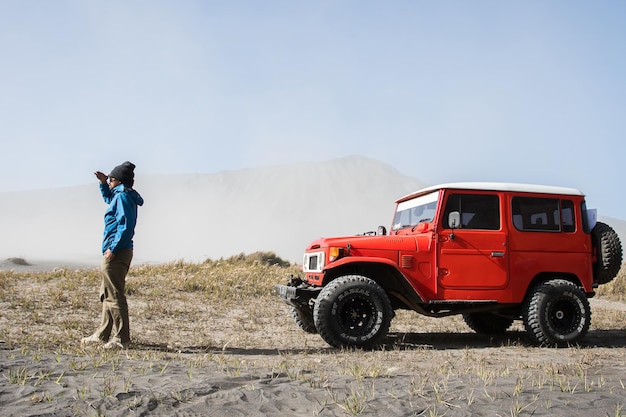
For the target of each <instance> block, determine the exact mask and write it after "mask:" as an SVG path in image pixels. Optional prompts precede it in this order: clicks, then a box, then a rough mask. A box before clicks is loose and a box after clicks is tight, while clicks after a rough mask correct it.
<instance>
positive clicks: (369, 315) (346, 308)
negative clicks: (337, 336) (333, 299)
mask: <svg viewBox="0 0 626 417" xmlns="http://www.w3.org/2000/svg"><path fill="white" fill-rule="evenodd" d="M338 318H339V326H340V327H341V329H342V330H343V332H345V333H346V334H348V335H350V336H359V335H363V334H367V333H369V331H370V330H371V328H372V326H373V323H375V318H376V306H375V305H374V303H373V302H372V300H370V299H369V298H368V297H365V296H361V295H352V296H350V297H348V298H347V299H345V300H344V301H343V303H341V305H340V306H339V314H338Z"/></svg>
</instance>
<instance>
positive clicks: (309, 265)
mask: <svg viewBox="0 0 626 417" xmlns="http://www.w3.org/2000/svg"><path fill="white" fill-rule="evenodd" d="M324 260H325V257H324V252H313V253H305V254H304V258H303V260H302V270H303V271H304V272H322V269H323V268H324V263H325V262H324Z"/></svg>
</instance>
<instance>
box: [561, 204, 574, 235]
mask: <svg viewBox="0 0 626 417" xmlns="http://www.w3.org/2000/svg"><path fill="white" fill-rule="evenodd" d="M561 224H562V225H563V231H564V232H567V233H573V232H575V231H576V222H575V221H574V202H573V201H572V200H561Z"/></svg>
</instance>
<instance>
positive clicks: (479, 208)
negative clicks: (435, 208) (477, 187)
mask: <svg viewBox="0 0 626 417" xmlns="http://www.w3.org/2000/svg"><path fill="white" fill-rule="evenodd" d="M453 211H458V212H459V213H461V227H460V228H461V229H482V230H499V229H500V200H499V198H498V196H497V195H483V194H451V195H450V196H449V197H448V200H447V202H446V208H445V210H444V219H443V224H444V227H445V228H446V229H449V228H450V225H449V224H448V216H449V214H450V213H451V212H453Z"/></svg>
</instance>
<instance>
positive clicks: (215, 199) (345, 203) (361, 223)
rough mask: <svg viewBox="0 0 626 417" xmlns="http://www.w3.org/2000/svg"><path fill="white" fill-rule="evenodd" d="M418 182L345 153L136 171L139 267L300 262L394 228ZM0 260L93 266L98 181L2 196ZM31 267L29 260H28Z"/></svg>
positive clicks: (97, 237)
mask: <svg viewBox="0 0 626 417" xmlns="http://www.w3.org/2000/svg"><path fill="white" fill-rule="evenodd" d="M423 185H424V184H423V183H422V182H420V181H419V180H417V179H414V178H410V177H406V176H403V175H402V174H400V173H399V172H397V171H396V170H395V169H393V168H392V167H390V166H388V165H385V164H383V163H381V162H378V161H375V160H371V159H367V158H362V157H348V158H342V159H336V160H331V161H327V162H322V163H310V164H298V165H283V166H272V167H267V168H256V169H243V170H238V171H225V172H220V173H215V174H189V175H176V176H159V175H142V174H141V171H140V167H138V172H137V178H136V183H135V188H136V189H137V190H138V191H139V192H140V193H141V195H142V196H143V197H144V199H145V201H146V203H145V205H144V207H142V208H141V209H140V214H139V221H138V225H137V234H136V239H135V245H136V247H135V261H136V262H150V263H152V262H155V263H160V262H167V261H172V260H179V259H185V260H189V261H202V260H204V259H206V258H212V259H217V258H220V257H227V256H231V255H235V254H238V253H242V252H244V253H251V252H255V251H273V252H276V253H277V254H278V255H279V256H281V257H283V258H285V259H289V260H290V261H292V262H300V261H301V256H302V253H303V250H304V247H305V246H306V245H307V243H309V242H310V241H312V240H313V239H316V238H318V237H321V236H328V235H340V234H346V235H352V234H356V233H361V232H365V231H369V230H375V229H376V227H377V226H378V225H379V224H382V225H386V226H388V224H389V223H390V222H391V216H392V214H393V208H394V206H393V203H394V201H395V199H397V198H398V197H400V196H402V195H404V194H406V193H409V192H411V191H414V190H416V189H418V188H420V187H422V186H423ZM0 202H1V203H0V228H1V229H0V230H2V231H3V234H4V236H5V238H3V239H2V240H1V241H0V259H6V258H9V257H22V258H25V259H27V260H35V261H37V262H39V261H41V262H45V261H49V260H57V261H60V262H79V263H84V262H87V263H94V264H96V263H98V262H99V250H100V239H101V233H102V215H103V213H104V210H105V208H106V206H105V204H104V203H103V202H102V200H101V197H100V194H99V190H98V187H97V183H96V181H95V178H94V183H93V184H88V185H81V186H77V187H71V188H62V189H54V190H40V191H24V192H11V193H0ZM35 261H33V262H35Z"/></svg>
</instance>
